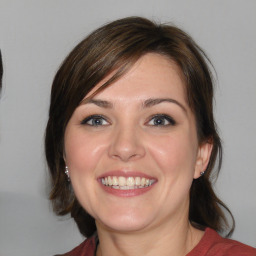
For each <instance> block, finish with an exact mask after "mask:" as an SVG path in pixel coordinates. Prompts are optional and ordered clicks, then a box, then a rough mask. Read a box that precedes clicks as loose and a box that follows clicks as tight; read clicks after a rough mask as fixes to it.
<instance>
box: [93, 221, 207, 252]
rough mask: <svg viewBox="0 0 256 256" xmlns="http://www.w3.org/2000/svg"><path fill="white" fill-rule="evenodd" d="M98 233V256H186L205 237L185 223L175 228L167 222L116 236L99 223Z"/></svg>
mask: <svg viewBox="0 0 256 256" xmlns="http://www.w3.org/2000/svg"><path fill="white" fill-rule="evenodd" d="M96 223H97V222H96ZM97 230H98V235H99V241H100V243H99V246H98V249H97V256H131V255H143V256H153V255H161V256H165V255H166V256H167V255H168V256H170V255H175V256H184V255H186V254H187V253H188V252H189V251H191V250H192V249H193V248H194V247H195V246H196V244H197V243H198V242H199V241H200V239H201V238H202V236H203V233H204V232H202V231H200V230H197V229H195V228H194V227H192V226H191V224H190V223H189V222H188V221H185V222H184V220H180V221H179V222H178V223H176V225H173V223H170V225H166V222H165V224H164V225H158V226H157V227H155V228H152V229H147V230H145V231H135V232H116V231H115V232H114V231H111V230H109V229H107V228H105V227H104V226H103V225H101V224H100V223H97Z"/></svg>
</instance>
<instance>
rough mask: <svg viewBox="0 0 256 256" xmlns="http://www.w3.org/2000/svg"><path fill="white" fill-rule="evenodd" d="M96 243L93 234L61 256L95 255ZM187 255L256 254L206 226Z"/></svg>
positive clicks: (252, 249)
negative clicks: (203, 232) (199, 238)
mask: <svg viewBox="0 0 256 256" xmlns="http://www.w3.org/2000/svg"><path fill="white" fill-rule="evenodd" d="M96 243H97V242H96V237H95V236H94V237H91V238H88V239H86V240H85V241H84V242H83V243H81V244H80V245H79V246H78V247H76V248H75V249H73V250H72V251H70V252H68V253H66V254H63V255H62V256H95V251H96ZM187 256H256V248H253V247H250V246H248V245H245V244H242V243H239V242H237V241H234V240H231V239H227V238H223V237H221V236H220V235H219V234H218V233H217V232H215V231H214V230H212V229H210V228H206V230H205V234H204V236H203V237H202V239H201V241H200V242H199V243H198V244H197V246H196V247H195V248H194V249H193V250H192V251H191V252H189V253H188V254H187Z"/></svg>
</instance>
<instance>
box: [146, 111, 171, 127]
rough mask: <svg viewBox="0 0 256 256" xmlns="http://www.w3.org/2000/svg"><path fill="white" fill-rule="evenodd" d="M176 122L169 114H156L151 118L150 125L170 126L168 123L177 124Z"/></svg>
mask: <svg viewBox="0 0 256 256" xmlns="http://www.w3.org/2000/svg"><path fill="white" fill-rule="evenodd" d="M175 124H176V122H175V121H174V120H173V119H172V118H171V117H170V116H168V115H162V114H161V115H155V116H154V117H153V118H151V119H150V121H149V122H148V125H152V126H168V125H175Z"/></svg>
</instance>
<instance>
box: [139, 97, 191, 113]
mask: <svg viewBox="0 0 256 256" xmlns="http://www.w3.org/2000/svg"><path fill="white" fill-rule="evenodd" d="M162 102H170V103H174V104H176V105H178V106H179V107H181V108H182V110H183V111H184V112H185V113H187V109H186V108H185V107H184V106H183V105H182V104H181V103H180V102H178V101H177V100H174V99H171V98H156V99H147V100H145V101H144V102H143V107H144V108H148V107H152V106H155V105H157V104H160V103H162Z"/></svg>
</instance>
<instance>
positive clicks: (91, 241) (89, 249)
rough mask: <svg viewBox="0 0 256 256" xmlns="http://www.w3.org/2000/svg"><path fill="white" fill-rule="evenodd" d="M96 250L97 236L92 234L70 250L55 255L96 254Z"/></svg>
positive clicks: (83, 255)
mask: <svg viewBox="0 0 256 256" xmlns="http://www.w3.org/2000/svg"><path fill="white" fill-rule="evenodd" d="M95 250H96V237H95V236H92V237H90V238H88V239H86V240H85V241H84V242H82V243H81V244H80V245H78V246H77V247H75V248H74V249H73V250H71V251H70V252H67V253H64V254H59V255H55V256H94V254H95Z"/></svg>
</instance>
